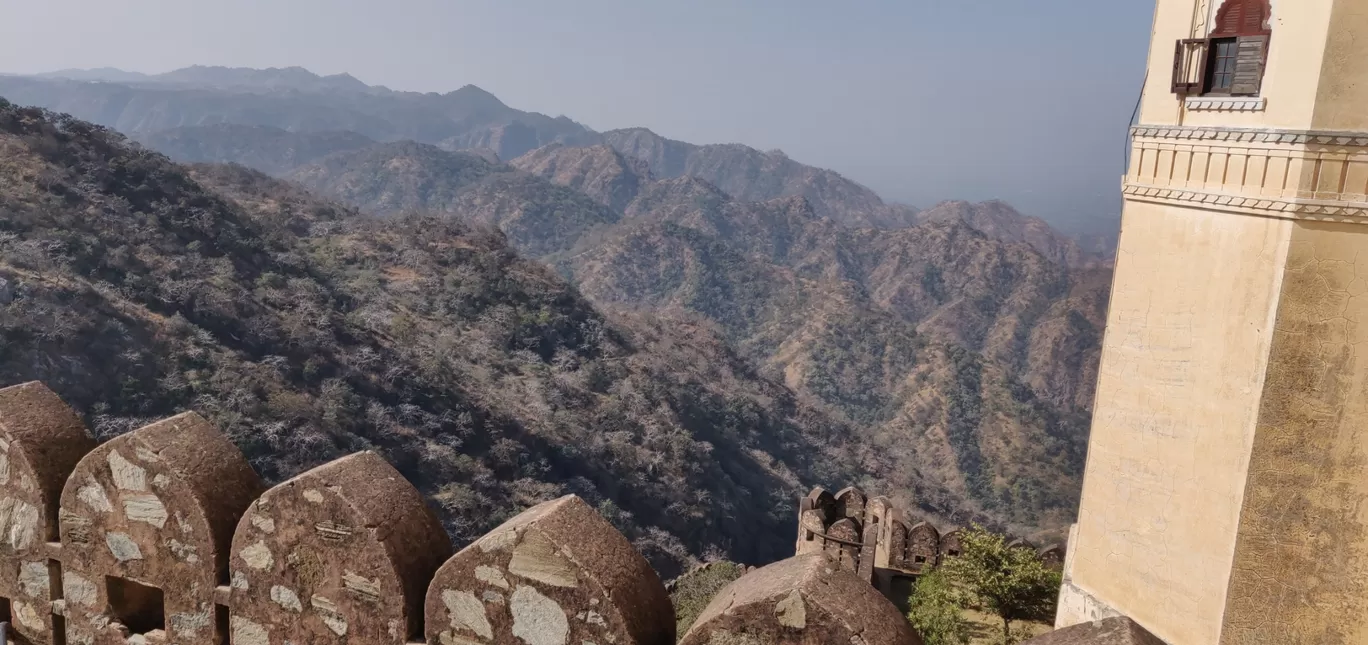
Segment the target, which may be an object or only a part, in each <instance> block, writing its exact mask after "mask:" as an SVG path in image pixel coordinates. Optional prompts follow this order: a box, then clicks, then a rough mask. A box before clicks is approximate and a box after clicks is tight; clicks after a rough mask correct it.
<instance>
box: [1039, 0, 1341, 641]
mask: <svg viewBox="0 0 1368 645" xmlns="http://www.w3.org/2000/svg"><path fill="white" fill-rule="evenodd" d="M1138 123H1139V125H1137V126H1135V127H1133V128H1132V130H1131V148H1130V159H1129V168H1128V170H1127V173H1126V176H1125V179H1124V181H1123V192H1124V194H1125V208H1124V215H1123V223H1122V230H1121V241H1120V250H1119V253H1118V257H1117V264H1116V275H1115V283H1114V285H1113V288H1112V300H1111V311H1110V313H1109V314H1108V318H1107V330H1106V338H1105V341H1104V346H1103V354H1102V364H1101V370H1100V374H1099V377H1098V386H1097V398H1096V402H1095V406H1094V416H1093V425H1092V438H1091V443H1090V447H1089V454H1088V464H1087V470H1086V475H1085V479H1084V485H1083V494H1082V503H1081V508H1080V512H1079V519H1078V524H1077V525H1076V526H1075V527H1074V529H1073V531H1072V535H1071V539H1070V540H1069V545H1070V548H1069V554H1068V556H1067V562H1066V569H1065V577H1066V584H1065V587H1064V590H1063V591H1062V592H1061V597H1060V601H1061V602H1060V610H1059V614H1058V619H1057V623H1058V626H1061V627H1063V626H1067V625H1073V624H1077V623H1081V622H1085V621H1087V620H1090V619H1092V618H1097V617H1103V616H1111V615H1116V614H1125V615H1128V616H1130V617H1131V618H1133V619H1135V620H1136V621H1137V622H1138V623H1140V624H1141V625H1143V626H1144V627H1145V628H1147V629H1149V630H1150V631H1152V632H1154V633H1155V634H1156V635H1157V636H1159V637H1161V638H1163V639H1165V640H1166V641H1168V642H1169V643H1172V644H1173V645H1217V644H1221V645H1234V644H1246V643H1249V644H1253V643H1259V644H1270V643H1289V644H1290V643H1368V198H1366V197H1365V193H1368V1H1365V0H1272V1H1271V2H1270V1H1269V0H1158V2H1157V7H1156V10H1155V16H1154V28H1153V39H1152V43H1151V46H1150V52H1149V74H1148V77H1147V81H1146V84H1145V88H1144V95H1143V101H1142V103H1141V110H1140V114H1139V121H1138ZM1360 352H1362V353H1360Z"/></svg>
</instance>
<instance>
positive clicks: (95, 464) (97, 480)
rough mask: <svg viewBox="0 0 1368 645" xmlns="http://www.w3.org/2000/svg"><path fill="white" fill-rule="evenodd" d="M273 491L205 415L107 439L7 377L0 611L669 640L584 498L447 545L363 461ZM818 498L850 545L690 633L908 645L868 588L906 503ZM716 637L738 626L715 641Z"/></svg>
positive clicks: (741, 599) (278, 638)
mask: <svg viewBox="0 0 1368 645" xmlns="http://www.w3.org/2000/svg"><path fill="white" fill-rule="evenodd" d="M263 489H264V486H263V485H262V483H261V481H260V479H259V478H258V476H257V474H256V473H255V472H254V471H253V470H252V468H251V466H250V465H249V464H248V463H247V460H246V459H245V458H244V457H243V455H242V453H241V452H240V451H238V449H237V448H236V447H235V446H234V445H233V444H232V443H231V442H229V441H228V440H227V439H226V438H225V437H224V436H223V435H222V434H221V433H219V432H218V430H217V429H216V428H214V426H213V425H212V424H211V423H209V422H208V421H207V420H205V419H204V418H202V417H200V416H199V415H197V414H194V413H186V414H181V415H177V416H174V417H171V418H169V419H166V420H163V421H159V422H157V423H153V424H151V425H148V426H145V427H143V428H139V429H137V430H134V431H132V432H130V433H127V434H124V435H122V436H119V437H117V438H114V439H111V440H109V441H107V442H105V443H103V444H98V443H97V442H96V441H95V440H94V439H92V438H91V437H90V435H89V433H88V432H87V431H86V429H85V427H84V426H83V425H82V423H81V420H80V418H79V417H78V416H77V415H76V414H75V413H74V412H73V411H72V410H71V409H70V408H68V407H67V406H66V405H65V404H63V403H62V402H61V400H60V399H59V398H58V397H57V396H56V395H55V394H53V393H52V392H51V391H50V390H48V389H47V388H46V387H44V386H43V385H41V384H39V383H26V384H23V385H17V386H14V387H9V388H5V389H0V619H8V620H9V621H10V623H11V627H10V636H11V638H12V639H14V640H15V641H17V642H18V643H20V644H30V643H32V644H41V645H66V644H68V643H70V644H71V645H162V644H166V645H319V644H327V643H337V644H339V645H343V644H351V645H406V644H414V643H418V642H425V643H427V644H428V645H504V644H507V645H672V644H673V643H674V642H675V635H676V634H675V616H674V610H673V608H672V607H671V605H670V601H669V597H668V595H667V593H666V591H665V587H664V585H662V584H661V581H660V579H659V577H657V575H656V574H655V572H654V571H652V570H651V568H650V566H649V565H648V564H647V562H646V560H645V559H644V558H643V557H642V556H641V555H640V554H639V553H637V552H636V550H635V549H633V547H632V546H631V543H629V542H628V541H627V539H626V538H625V537H623V536H622V534H620V533H618V532H617V530H615V529H614V528H613V527H612V525H610V524H609V523H608V522H607V521H606V520H604V519H603V518H602V517H601V516H600V515H599V514H598V513H597V512H595V511H594V510H593V509H592V508H590V507H589V506H588V505H587V504H585V503H584V502H583V501H582V500H580V499H579V498H578V497H575V496H568V497H564V498H561V499H557V500H552V501H549V502H545V503H542V504H540V505H537V506H534V507H532V508H530V509H528V510H526V511H524V512H523V513H521V514H519V515H517V516H516V517H514V518H513V519H511V520H509V521H508V522H506V523H504V524H503V525H502V526H500V527H499V528H497V529H495V530H494V531H492V532H490V533H489V534H488V535H486V536H484V537H483V538H481V539H479V540H476V541H475V542H474V543H473V544H471V545H470V546H468V547H466V548H465V549H463V550H461V551H460V552H459V553H456V554H455V555H452V548H451V543H450V540H449V538H448V537H447V535H446V534H445V533H444V532H443V531H442V528H441V525H440V524H439V523H438V521H437V519H436V517H435V516H434V515H433V514H432V512H431V511H430V510H429V509H428V508H427V506H426V505H425V503H424V501H423V498H422V496H421V494H420V493H419V492H418V491H417V490H416V489H414V488H413V486H412V485H411V484H410V483H409V482H408V481H406V480H405V479H404V478H403V476H402V475H401V474H400V473H399V472H398V471H396V470H395V469H394V468H393V467H392V466H390V465H389V464H388V463H387V462H386V461H385V460H384V459H383V458H381V457H380V456H379V455H377V454H375V453H372V452H361V453H357V454H353V455H350V456H347V457H343V458H341V459H338V460H336V461H333V462H331V463H328V464H324V465H323V466H320V467H318V468H315V469H313V470H310V471H308V472H305V473H303V474H301V475H299V476H297V477H295V478H293V479H290V480H288V481H285V482H283V483H281V484H279V485H277V486H275V487H273V488H271V489H270V490H263ZM814 495H815V497H814V496H809V498H812V499H805V500H804V502H803V503H804V505H805V508H809V507H811V508H809V510H816V511H817V512H816V513H808V514H807V515H806V517H807V518H808V519H809V520H811V521H812V522H814V524H813V526H812V528H813V529H814V530H815V531H816V532H817V533H818V534H821V535H830V534H832V533H840V534H843V535H847V536H849V537H851V538H852V539H850V540H848V541H847V542H848V543H845V542H834V541H832V540H829V539H826V538H822V539H821V540H816V539H814V540H811V541H810V542H812V544H809V545H807V548H808V549H809V550H812V548H813V547H814V546H815V547H816V552H815V553H813V554H812V555H810V556H803V557H795V558H790V559H789V560H785V561H782V562H779V563H776V564H773V565H770V566H769V567H764V568H761V569H757V570H753V571H750V572H748V573H747V574H746V575H745V576H743V577H741V578H740V579H739V580H737V581H735V582H733V583H732V585H731V586H729V587H728V588H726V589H724V590H723V591H722V592H721V594H720V595H719V597H720V598H721V597H725V598H729V599H731V600H729V601H727V602H724V603H722V604H719V603H718V602H714V603H713V604H712V605H711V606H709V608H708V609H707V611H706V612H705V613H704V616H703V617H702V618H701V619H700V621H699V622H698V623H697V624H696V626H695V628H694V629H692V630H691V631H690V634H689V636H688V638H689V639H692V640H688V641H687V642H691V643H700V644H702V643H717V642H736V643H756V644H759V643H827V642H840V643H863V644H866V645H876V644H883V643H887V644H889V645H916V644H917V643H920V639H919V638H917V636H916V634H915V633H914V632H912V630H911V628H910V627H909V626H908V623H907V621H906V620H905V619H904V618H903V616H902V615H901V613H900V612H899V611H898V610H897V608H895V607H894V606H893V605H892V604H891V603H890V602H889V601H887V600H885V599H884V598H883V597H882V596H881V595H880V594H879V593H878V592H877V591H875V590H874V588H873V587H871V586H870V584H869V579H870V578H869V576H870V575H872V572H873V570H874V568H875V565H876V564H879V563H881V562H883V560H882V559H883V558H886V557H888V555H887V554H881V553H878V552H876V549H875V547H876V545H877V544H878V543H879V542H878V539H877V536H878V535H880V534H881V533H880V532H887V529H888V527H889V526H891V525H892V524H893V522H892V520H894V519H896V518H897V517H898V512H897V511H896V509H893V508H891V507H890V506H889V505H887V503H886V502H885V501H883V500H882V498H875V499H874V500H869V499H868V498H867V497H866V496H865V495H864V493H862V492H860V491H859V490H858V489H847V490H845V491H841V493H839V494H838V495H834V496H833V495H830V494H827V493H824V492H818V491H814ZM813 500H815V502H814V501H813ZM819 520H820V522H821V523H820V524H815V522H818V521H819ZM842 522H844V523H842ZM837 524H839V527H836V528H833V525H837ZM842 527H843V528H842ZM842 531H845V533H842ZM903 535H906V533H903ZM801 542H802V539H801V538H800V547H801ZM828 546H830V547H831V548H830V549H828ZM800 550H801V549H800ZM885 564H886V563H885ZM774 607H780V609H777V610H776V609H774ZM726 633H736V634H742V635H743V637H742V639H741V640H737V641H719V640H715V638H721V637H722V636H723V635H725V634H726ZM703 634H714V635H715V636H708V637H704V636H703ZM766 634H768V635H770V636H765V635H766ZM771 636H772V638H771ZM757 638H758V639H760V640H756V639H757ZM747 639H749V640H747ZM831 639H836V640H831Z"/></svg>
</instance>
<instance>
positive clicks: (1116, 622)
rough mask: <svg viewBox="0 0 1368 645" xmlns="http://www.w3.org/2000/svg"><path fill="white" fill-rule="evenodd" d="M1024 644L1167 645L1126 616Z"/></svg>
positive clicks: (1046, 635)
mask: <svg viewBox="0 0 1368 645" xmlns="http://www.w3.org/2000/svg"><path fill="white" fill-rule="evenodd" d="M1022 645H1167V644H1166V643H1164V641H1162V640H1159V637H1158V636H1155V635H1154V634H1151V633H1149V631H1147V630H1146V629H1145V628H1144V627H1141V626H1139V625H1137V624H1135V621H1133V620H1131V619H1130V618H1127V617H1125V616H1119V617H1116V618H1106V619H1103V620H1099V621H1095V622H1091V623H1082V624H1079V625H1074V626H1072V627H1065V628H1064V629H1059V630H1055V631H1052V632H1050V633H1048V634H1042V635H1040V636H1037V637H1035V638H1032V639H1031V640H1028V641H1026V642H1025V643H1022Z"/></svg>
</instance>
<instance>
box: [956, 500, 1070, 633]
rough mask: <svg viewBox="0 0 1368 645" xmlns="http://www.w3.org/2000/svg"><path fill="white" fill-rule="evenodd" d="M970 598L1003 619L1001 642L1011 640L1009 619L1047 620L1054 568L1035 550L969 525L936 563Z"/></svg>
mask: <svg viewBox="0 0 1368 645" xmlns="http://www.w3.org/2000/svg"><path fill="white" fill-rule="evenodd" d="M941 567H942V569H943V570H944V571H945V573H946V575H947V576H948V577H949V578H950V580H952V581H953V582H954V584H955V585H957V586H958V588H960V589H962V590H963V591H964V592H965V593H966V594H968V596H969V600H970V602H972V603H973V604H974V605H975V606H977V607H979V608H981V609H983V610H984V611H988V612H992V613H994V614H997V616H998V618H1001V619H1002V637H1003V641H1004V642H1005V643H1013V642H1016V640H1017V638H1018V637H1019V636H1020V634H1018V633H1015V632H1013V630H1012V621H1014V620H1048V619H1049V618H1050V616H1051V615H1053V614H1054V608H1055V599H1056V598H1057V597H1058V596H1059V585H1060V577H1059V572H1057V571H1055V570H1054V569H1051V568H1049V567H1047V566H1045V563H1044V562H1041V560H1040V558H1039V557H1037V556H1036V554H1035V551H1033V550H1031V549H1028V548H1023V547H1008V546H1007V544H1006V540H1005V539H1004V538H1003V536H1001V535H996V534H993V533H990V532H988V531H986V530H984V529H983V528H982V527H980V526H977V525H975V526H973V527H972V528H970V529H967V530H965V531H964V532H963V533H962V534H961V536H960V554H959V555H958V556H955V557H952V558H948V559H947V560H946V562H945V563H944V564H942V565H941Z"/></svg>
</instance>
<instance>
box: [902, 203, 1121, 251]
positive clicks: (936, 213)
mask: <svg viewBox="0 0 1368 645" xmlns="http://www.w3.org/2000/svg"><path fill="white" fill-rule="evenodd" d="M949 220H959V221H963V222H964V223H966V224H968V225H969V226H971V227H973V228H975V229H977V230H979V231H981V232H982V233H983V234H984V235H987V236H988V237H991V238H994V239H998V240H1002V241H1004V242H1024V243H1026V244H1029V245H1030V246H1031V248H1033V249H1035V250H1036V251H1038V252H1040V254H1041V255H1044V256H1045V257H1047V258H1049V259H1050V260H1051V261H1053V262H1056V263H1059V264H1064V265H1067V266H1071V267H1080V268H1085V267H1095V266H1108V265H1110V263H1111V253H1110V252H1108V250H1107V249H1106V248H1095V247H1094V248H1087V249H1085V248H1084V247H1083V246H1081V245H1080V243H1079V242H1078V241H1076V240H1074V239H1073V238H1070V237H1069V236H1067V235H1064V234H1063V233H1060V232H1059V231H1057V230H1055V229H1054V228H1052V227H1051V226H1050V225H1049V224H1048V223H1046V222H1045V220H1043V219H1040V218H1039V217H1029V216H1026V215H1022V214H1021V213H1020V212H1018V211H1017V210H1016V209H1015V208H1012V206H1011V205H1010V204H1007V203H1005V202H1001V201H996V200H993V201H987V202H981V203H977V204H974V203H970V202H965V201H948V202H941V203H939V204H936V205H935V206H933V207H931V208H928V209H926V210H924V211H921V212H920V213H917V221H918V222H941V221H949Z"/></svg>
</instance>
